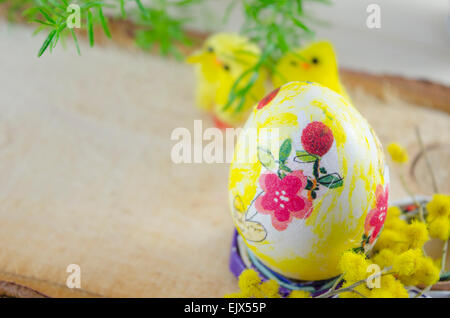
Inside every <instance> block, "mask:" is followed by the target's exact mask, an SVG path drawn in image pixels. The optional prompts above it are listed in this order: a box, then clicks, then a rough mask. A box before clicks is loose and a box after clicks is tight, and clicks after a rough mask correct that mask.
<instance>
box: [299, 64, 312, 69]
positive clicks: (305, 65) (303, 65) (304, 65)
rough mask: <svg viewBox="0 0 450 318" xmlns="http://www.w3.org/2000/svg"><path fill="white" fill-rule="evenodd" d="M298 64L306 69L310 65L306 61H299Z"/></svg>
mask: <svg viewBox="0 0 450 318" xmlns="http://www.w3.org/2000/svg"><path fill="white" fill-rule="evenodd" d="M300 66H301V67H302V68H303V69H305V70H308V69H309V68H310V67H311V64H309V63H306V62H302V63H300Z"/></svg>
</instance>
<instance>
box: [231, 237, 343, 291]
mask: <svg viewBox="0 0 450 318" xmlns="http://www.w3.org/2000/svg"><path fill="white" fill-rule="evenodd" d="M248 268H252V269H254V270H256V272H257V273H258V274H259V276H260V277H261V279H262V280H263V281H266V280H269V279H274V280H276V281H277V282H278V284H279V285H280V289H279V293H280V295H281V296H282V297H287V296H288V295H289V294H290V293H291V291H293V290H304V291H307V292H310V293H311V295H312V296H318V295H321V294H323V293H325V292H326V291H328V290H329V289H330V288H331V287H332V286H333V284H334V282H335V281H336V279H337V277H333V278H330V279H327V280H318V281H298V280H292V279H290V278H287V277H285V276H283V275H281V274H279V273H276V272H274V271H273V270H271V269H270V268H268V267H267V266H265V265H264V264H263V263H262V262H261V261H260V260H259V259H258V258H257V257H256V256H255V255H254V254H253V252H252V251H250V250H249V249H248V248H247V246H246V245H245V243H244V240H243V239H242V237H241V236H240V235H239V233H238V232H237V230H236V229H234V233H233V240H232V242H231V254H230V270H231V272H232V273H233V275H234V276H236V277H237V278H238V277H239V275H240V274H241V273H242V272H243V271H244V270H245V269H248Z"/></svg>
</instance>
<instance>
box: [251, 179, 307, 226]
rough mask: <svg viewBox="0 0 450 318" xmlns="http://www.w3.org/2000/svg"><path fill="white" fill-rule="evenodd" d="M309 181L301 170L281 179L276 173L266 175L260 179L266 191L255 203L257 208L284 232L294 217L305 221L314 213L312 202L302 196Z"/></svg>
mask: <svg viewBox="0 0 450 318" xmlns="http://www.w3.org/2000/svg"><path fill="white" fill-rule="evenodd" d="M306 182H307V179H306V177H305V175H304V174H303V172H302V171H301V170H298V171H294V172H291V173H289V174H288V175H286V176H285V177H284V178H283V179H280V178H279V177H278V176H277V175H276V174H275V173H272V172H270V173H265V174H263V175H261V177H260V178H259V184H260V185H261V188H262V189H263V190H264V194H262V195H260V196H259V197H258V198H257V199H256V201H255V207H256V210H258V212H260V213H262V214H269V215H271V217H272V225H273V227H274V228H275V229H277V230H278V231H283V230H285V229H286V228H287V226H288V224H289V223H290V222H291V221H292V218H293V217H296V218H298V219H305V218H307V217H308V216H310V214H311V212H312V202H311V201H310V200H308V199H307V198H305V197H303V196H301V195H300V193H301V191H303V190H304V189H305V187H306Z"/></svg>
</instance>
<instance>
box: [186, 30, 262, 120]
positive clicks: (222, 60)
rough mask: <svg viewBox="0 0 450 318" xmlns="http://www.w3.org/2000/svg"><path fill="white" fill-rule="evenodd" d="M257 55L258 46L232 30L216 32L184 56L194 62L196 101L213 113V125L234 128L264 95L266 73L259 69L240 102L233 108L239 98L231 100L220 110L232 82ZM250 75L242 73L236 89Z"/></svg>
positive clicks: (247, 79)
mask: <svg viewBox="0 0 450 318" xmlns="http://www.w3.org/2000/svg"><path fill="white" fill-rule="evenodd" d="M260 55H261V51H260V49H259V47H258V46H257V45H255V44H253V43H251V42H250V41H249V40H248V39H247V38H245V37H242V36H240V35H237V34H232V33H219V34H215V35H213V36H211V37H210V38H208V39H207V40H206V42H205V44H204V46H203V48H202V49H201V50H199V51H197V52H195V53H194V54H193V55H191V56H189V57H188V58H187V62H188V63H195V64H197V67H196V75H197V87H196V103H197V105H198V107H199V108H201V109H203V110H206V111H211V112H212V113H213V117H214V120H215V123H216V126H217V127H220V128H226V127H236V126H238V125H240V124H242V122H243V121H245V120H246V119H247V116H248V114H249V112H250V110H251V107H252V106H253V105H254V104H255V103H256V102H258V101H259V100H260V99H261V98H262V97H264V93H265V80H266V78H267V74H266V72H265V71H264V70H262V71H260V72H259V74H258V78H257V80H256V81H255V82H254V84H253V86H252V87H251V89H250V90H249V91H248V93H247V94H246V98H245V102H244V104H243V105H242V106H241V107H239V109H237V108H238V104H239V100H235V101H234V102H233V103H232V104H231V105H230V106H229V107H227V109H224V107H225V105H226V104H227V102H228V98H229V94H230V92H231V89H232V87H233V85H234V83H235V81H236V80H237V79H238V78H239V77H240V76H241V75H242V74H243V73H244V72H245V71H247V70H248V69H250V68H251V67H253V66H255V64H256V63H257V62H258V60H259V58H260ZM251 76H252V74H251V73H250V74H248V75H247V76H244V78H243V80H241V81H240V83H239V85H238V87H237V88H238V89H239V88H242V87H244V86H245V85H246V84H247V83H248V82H249V80H250V78H251Z"/></svg>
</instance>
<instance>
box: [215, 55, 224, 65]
mask: <svg viewBox="0 0 450 318" xmlns="http://www.w3.org/2000/svg"><path fill="white" fill-rule="evenodd" d="M214 64H216V65H217V66H220V67H221V66H222V65H223V63H222V61H220V60H219V59H218V58H217V57H216V58H215V59H214Z"/></svg>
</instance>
